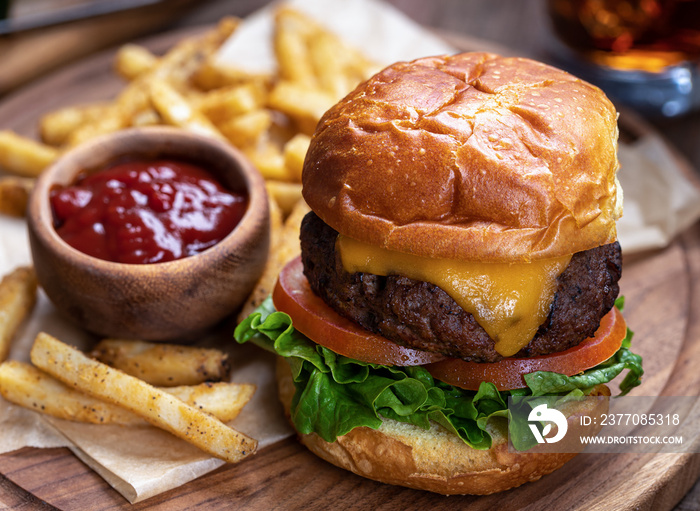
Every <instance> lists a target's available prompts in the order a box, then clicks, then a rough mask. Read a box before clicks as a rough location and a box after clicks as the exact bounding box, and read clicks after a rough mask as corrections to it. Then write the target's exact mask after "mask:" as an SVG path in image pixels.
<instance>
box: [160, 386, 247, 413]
mask: <svg viewBox="0 0 700 511" xmlns="http://www.w3.org/2000/svg"><path fill="white" fill-rule="evenodd" d="M163 390H165V391H166V392H167V393H168V394H172V395H173V396H175V397H177V398H178V399H179V400H181V401H183V402H185V403H187V404H188V405H191V406H194V407H195V408H199V409H200V410H203V411H205V412H207V413H209V414H211V415H213V416H214V417H216V418H217V419H219V420H220V421H221V422H230V421H232V420H233V419H235V418H236V417H238V414H239V413H240V412H241V410H242V409H243V407H244V406H245V405H246V403H248V401H250V399H251V398H252V397H253V394H254V393H255V390H256V387H255V385H251V384H249V383H229V382H216V383H200V384H199V385H186V386H180V387H169V388H164V389H163Z"/></svg>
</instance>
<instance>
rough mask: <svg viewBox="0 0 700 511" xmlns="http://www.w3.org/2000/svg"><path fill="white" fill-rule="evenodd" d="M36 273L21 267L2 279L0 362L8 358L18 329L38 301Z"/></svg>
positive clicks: (0, 291) (0, 294)
mask: <svg viewBox="0 0 700 511" xmlns="http://www.w3.org/2000/svg"><path fill="white" fill-rule="evenodd" d="M36 288H37V283H36V275H35V274H34V269H33V268H30V267H24V266H22V267H19V268H16V269H15V270H14V271H12V272H11V273H8V274H7V275H5V276H4V277H3V279H2V281H0V362H2V361H4V360H5V359H6V358H7V354H8V353H9V352H10V347H11V345H12V340H13V338H14V336H15V334H16V333H17V329H18V328H19V326H20V325H21V324H22V321H24V320H25V318H26V317H27V316H29V313H30V312H31V311H32V309H33V308H34V304H35V303H36Z"/></svg>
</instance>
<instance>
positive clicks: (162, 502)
mask: <svg viewBox="0 0 700 511" xmlns="http://www.w3.org/2000/svg"><path fill="white" fill-rule="evenodd" d="M266 3H267V2H266V1H263V0H237V1H235V2H234V1H225V0H215V1H209V2H202V3H201V5H200V6H198V7H197V8H196V9H194V10H193V11H191V12H190V13H189V14H188V16H187V18H186V19H181V20H180V21H178V22H177V23H176V24H174V25H171V26H169V27H168V29H169V30H172V29H178V28H184V27H188V26H196V25H199V24H209V23H213V22H215V21H216V20H218V19H219V18H220V17H221V16H223V15H226V14H233V15H239V16H245V15H247V14H249V13H250V12H252V11H254V10H255V9H257V8H258V7H260V6H261V5H264V4H266ZM388 3H391V4H393V5H394V6H396V7H397V8H399V9H400V10H402V11H404V12H405V13H406V14H407V15H408V16H410V17H411V18H413V19H414V20H416V21H417V22H419V23H421V24H423V25H426V26H429V27H433V28H435V29H436V30H438V31H442V32H451V33H455V34H462V35H465V36H469V37H475V38H479V39H486V40H492V41H494V42H496V43H499V44H501V45H503V46H506V47H510V48H517V51H518V52H520V53H522V54H525V55H529V56H532V57H535V58H538V59H541V60H546V59H547V58H548V53H547V48H548V41H549V40H550V39H549V37H550V35H549V29H548V25H547V19H546V15H545V12H544V2H543V1H542V0H521V1H518V2H514V1H512V0H431V1H428V2H427V1H425V0H388ZM6 71H7V69H5V70H4V71H3V72H6ZM0 99H2V98H0ZM652 124H653V125H654V126H655V127H656V128H657V129H659V131H661V132H662V133H663V134H664V135H665V136H666V137H667V138H668V139H669V140H671V141H672V145H673V146H674V147H675V148H676V149H677V150H678V151H679V153H680V154H682V155H683V156H684V157H685V158H686V159H687V160H688V161H689V162H691V163H692V165H693V166H694V167H695V169H700V144H699V143H698V141H700V114H694V115H692V116H688V117H685V118H683V119H675V120H662V121H653V122H652ZM699 237H700V226H698V225H696V226H695V228H694V229H692V230H691V231H690V234H686V236H685V237H684V238H683V239H681V240H680V241H679V244H680V245H679V246H681V247H682V246H684V247H685V248H686V249H688V250H686V252H685V253H686V254H688V255H687V257H691V258H692V260H690V261H689V264H690V267H689V269H688V273H686V274H685V275H686V277H687V278H691V277H693V278H694V279H693V282H695V279H700V249H698V246H697V239H698V238H699ZM684 244H685V245H684ZM698 287H699V286H691V287H690V293H691V294H692V296H694V297H695V300H696V301H692V302H691V303H696V304H697V303H700V302H698V301H697V300H700V291H699V290H698ZM639 292H641V291H639ZM693 293H694V294H693ZM692 296H691V297H692ZM690 313H691V315H694V317H695V319H696V320H697V313H693V311H690ZM695 325H696V326H695V327H694V329H692V331H691V332H690V334H692V335H700V332H699V331H698V328H697V321H696V323H695ZM269 449H270V451H274V456H266V457H264V458H259V459H258V460H257V461H256V460H255V459H253V460H252V461H251V463H250V466H249V467H248V470H246V471H245V472H244V471H240V472H236V473H235V474H234V473H232V471H230V470H224V471H216V472H214V473H213V474H211V475H208V476H205V477H206V478H207V484H210V485H211V487H212V488H213V489H214V490H213V491H214V492H215V489H216V488H217V487H218V485H225V484H227V483H226V481H227V480H228V478H230V477H231V476H232V475H233V476H236V477H243V478H245V477H246V473H249V472H255V471H256V470H262V469H263V468H264V470H265V471H266V473H267V474H268V476H267V477H268V481H269V483H270V484H271V485H272V487H273V488H275V492H276V494H277V496H280V498H281V496H286V498H287V499H288V503H289V504H290V506H292V507H294V506H293V504H294V503H295V502H296V503H297V504H298V503H299V501H298V500H295V499H296V493H298V490H299V487H300V486H307V489H313V491H315V492H317V495H318V496H319V500H318V502H315V505H317V506H319V508H320V507H324V508H326V507H331V506H333V507H336V506H335V505H334V504H335V503H337V502H338V499H340V498H343V497H344V498H345V499H350V498H352V496H351V495H350V494H347V493H343V492H344V491H345V490H344V489H346V488H347V484H345V485H344V486H343V487H342V488H344V489H343V490H341V489H338V488H340V487H339V486H337V485H336V484H335V483H339V482H340V481H346V478H350V479H351V480H353V481H354V480H355V479H352V478H354V476H352V475H346V474H345V473H344V472H342V471H337V470H335V469H334V468H333V467H328V466H327V465H326V464H325V463H323V462H321V461H320V460H317V459H316V458H315V457H313V456H311V455H310V454H309V453H307V452H306V451H304V450H303V449H302V448H301V447H299V446H298V445H297V444H296V443H295V441H293V440H291V439H290V440H289V441H285V442H282V443H280V444H277V445H275V446H273V447H271V448H269ZM14 456H16V460H17V466H18V467H19V466H21V467H22V469H23V470H28V471H31V470H32V469H33V467H34V468H37V467H41V466H42V465H43V464H45V463H57V464H58V465H62V464H65V466H56V467H55V470H56V473H57V474H60V473H62V470H66V472H67V473H71V471H72V470H75V467H74V466H73V464H79V463H80V462H78V461H77V460H71V459H68V460H67V461H66V459H65V458H60V460H59V461H56V459H55V457H53V456H52V452H51V450H47V451H39V452H37V451H36V450H30V451H27V452H22V451H21V452H19V453H17V454H16V455H14ZM21 457H24V459H23V460H22V461H19V460H20V459H21ZM27 457H28V458H29V460H27ZM272 458H274V460H275V461H272V462H271V461H270V460H271V459H272ZM292 462H293V464H297V463H303V464H304V466H305V467H306V468H305V470H304V473H303V474H300V473H299V471H298V470H297V471H295V470H294V468H293V466H292V465H293V464H292V465H290V463H292ZM261 463H267V465H266V466H265V467H258V466H256V464H258V465H259V464H261ZM591 463H592V462H591ZM694 463H700V460H697V459H696V460H695V462H694ZM321 473H324V474H326V475H328V474H330V476H328V477H327V478H326V479H324V483H323V484H321V483H318V482H314V479H313V477H309V476H308V474H310V475H312V476H313V475H317V474H321ZM281 476H284V478H285V481H286V482H285V483H284V484H280V483H275V478H277V477H281ZM86 477H87V480H84V479H83V480H81V482H80V483H79V484H77V485H76V484H75V483H72V482H71V481H60V480H58V481H47V482H46V485H47V486H49V485H52V484H54V485H61V484H66V485H67V486H68V487H70V488H71V490H72V491H75V492H76V493H80V492H81V491H82V490H84V487H86V486H90V485H97V486H98V487H100V488H101V487H102V486H104V491H110V490H109V488H108V487H107V485H106V483H103V482H102V481H101V479H99V477H98V476H97V475H94V474H89V475H87V476H86ZM561 477H564V473H562V476H561ZM357 481H358V482H357V485H356V487H355V488H354V491H357V492H359V493H357V494H356V495H360V494H363V495H364V494H367V493H368V492H376V493H377V498H379V497H380V496H383V497H387V498H388V497H393V498H394V500H392V503H393V504H394V505H399V504H403V506H402V507H404V508H408V507H416V506H431V504H430V502H429V501H428V500H426V497H424V495H423V494H411V495H413V498H412V499H411V500H403V501H402V500H400V499H399V500H396V498H395V497H396V495H398V493H397V492H398V491H399V490H394V489H393V488H391V487H386V486H384V485H377V484H375V483H371V482H368V483H367V484H364V481H360V480H359V479H357ZM686 483H687V482H686ZM688 486H689V484H681V485H679V486H678V488H684V489H683V491H685V489H687V488H688ZM229 488H230V484H229ZM533 491H534V490H533ZM679 491H680V490H679ZM533 495H534V494H533ZM239 497H243V498H244V501H245V502H248V503H250V502H252V501H253V499H255V498H256V495H255V494H246V495H239ZM268 497H269V494H268ZM673 497H674V496H671V498H673ZM681 497H682V495H676V496H675V498H674V501H679V500H680V499H681ZM168 498H169V496H168V495H167V494H166V495H164V496H162V498H161V497H158V498H156V499H155V500H153V501H151V502H150V503H149V502H147V503H144V505H136V506H134V507H135V508H142V507H144V508H145V507H146V506H147V505H148V504H153V505H155V506H156V507H160V508H163V509H168V508H170V505H175V506H177V504H178V502H179V503H180V504H184V503H187V502H188V501H187V495H186V493H185V495H182V494H179V495H177V496H176V500H175V501H168ZM120 499H121V497H120V496H118V495H116V494H115V497H114V502H113V505H114V508H115V509H116V508H121V507H122V506H123V502H124V501H123V499H122V500H120ZM699 501H700V484H696V485H695V486H694V487H693V488H692V489H691V490H690V492H689V493H688V495H687V496H686V497H685V499H684V500H682V501H681V502H680V503H679V504H678V505H677V507H676V510H677V511H681V510H682V511H691V510H698V509H700V507H699V506H698V502H699ZM64 502H70V499H65V500H64ZM345 502H347V500H345ZM377 502H379V501H377ZM448 502H453V503H454V504H457V501H456V500H452V501H448ZM488 502H491V501H490V500H488V499H486V500H483V501H480V502H478V503H477V502H476V501H470V505H474V506H476V507H477V508H480V509H481V508H483V509H486V508H487V507H488ZM521 502H524V501H522V500H521ZM464 503H465V504H466V501H465V502H464ZM258 504H260V502H258ZM267 504H268V507H267V508H268V509H270V508H272V507H273V505H274V504H275V503H273V502H272V501H267ZM276 504H277V505H279V502H277V503H276ZM3 505H4V506H7V507H10V508H21V509H53V508H52V507H51V506H47V505H46V504H45V503H43V502H41V500H40V499H37V498H36V497H34V496H33V495H31V494H29V493H27V492H26V491H24V490H23V489H21V488H19V487H18V486H16V485H14V484H13V483H12V482H10V481H8V480H7V479H5V478H4V477H3V476H0V509H2V508H3Z"/></svg>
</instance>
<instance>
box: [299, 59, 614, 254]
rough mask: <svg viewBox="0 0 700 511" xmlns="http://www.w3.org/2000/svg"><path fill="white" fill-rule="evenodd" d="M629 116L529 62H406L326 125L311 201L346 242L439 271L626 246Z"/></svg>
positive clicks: (316, 152) (315, 152)
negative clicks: (621, 133)
mask: <svg viewBox="0 0 700 511" xmlns="http://www.w3.org/2000/svg"><path fill="white" fill-rule="evenodd" d="M617 135H618V131H617V112H616V111H615V108H614V107H613V105H612V104H611V102H610V101H609V100H608V99H607V98H606V96H605V95H604V94H603V92H602V91H601V90H600V89H598V88H597V87H594V86H592V85H590V84H588V83H586V82H583V81H581V80H579V79H577V78H575V77H574V76H572V75H570V74H568V73H566V72H564V71H560V70H558V69H555V68H553V67H550V66H547V65H544V64H541V63H538V62H535V61H532V60H528V59H523V58H504V57H500V56H498V55H493V54H488V53H465V54H459V55H454V56H441V57H431V58H424V59H419V60H415V61H413V62H400V63H397V64H394V65H392V66H390V67H388V68H386V69H385V70H383V71H381V72H380V73H378V74H377V75H375V76H374V77H372V78H370V79H369V80H368V81H367V82H365V83H363V84H361V85H360V86H358V87H357V89H355V91H353V92H351V93H350V94H349V95H348V96H346V97H345V98H344V99H343V100H341V101H340V102H339V103H338V104H336V105H335V106H334V107H332V108H331V109H330V110H329V111H328V112H326V114H325V115H324V116H323V118H322V119H321V121H320V122H319V125H318V127H317V129H316V133H315V134H314V136H313V138H312V141H311V146H310V148H309V151H308V153H307V156H306V160H305V163H304V171H303V178H302V179H303V195H304V198H305V199H306V202H307V203H308V204H309V206H310V207H311V209H313V210H314V211H315V212H316V214H317V215H318V216H319V217H321V219H323V221H324V222H326V223H327V224H328V225H330V226H331V227H333V228H334V229H336V230H337V231H339V232H340V233H341V234H344V235H346V236H350V237H352V238H355V239H358V240H361V241H365V242H367V243H371V244H373V245H378V246H380V247H384V248H387V249H390V250H396V251H400V252H408V253H415V254H418V255H423V256H427V257H434V258H438V257H439V258H452V259H463V260H480V261H514V260H522V261H527V260H530V259H540V258H547V257H555V256H562V255H567V254H572V253H575V252H579V251H582V250H587V249H590V248H594V247H596V246H599V245H603V244H606V243H611V242H613V241H614V240H615V239H616V230H615V220H616V219H617V218H618V217H619V216H620V215H621V213H622V193H621V191H620V190H619V187H618V184H617V180H616V178H615V173H616V171H617V169H618V160H617V155H616V151H617Z"/></svg>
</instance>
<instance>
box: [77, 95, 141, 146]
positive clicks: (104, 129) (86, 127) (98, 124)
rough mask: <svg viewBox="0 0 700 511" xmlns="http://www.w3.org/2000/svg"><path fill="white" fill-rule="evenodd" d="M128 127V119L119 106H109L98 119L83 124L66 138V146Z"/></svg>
mask: <svg viewBox="0 0 700 511" xmlns="http://www.w3.org/2000/svg"><path fill="white" fill-rule="evenodd" d="M128 126H129V119H128V118H127V116H126V115H124V113H123V112H122V110H121V109H120V108H119V105H118V104H111V105H109V106H108V107H106V108H105V109H104V110H103V111H102V114H101V115H100V116H99V117H98V118H96V119H94V120H92V121H89V122H85V123H83V124H81V125H80V126H79V127H77V128H76V129H75V130H73V131H72V132H71V133H70V135H69V136H68V140H67V144H68V145H69V146H76V145H79V144H82V143H83V142H85V141H87V140H89V139H91V138H94V137H97V136H100V135H106V134H107V133H113V132H115V131H117V130H120V129H123V128H126V127H128Z"/></svg>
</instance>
